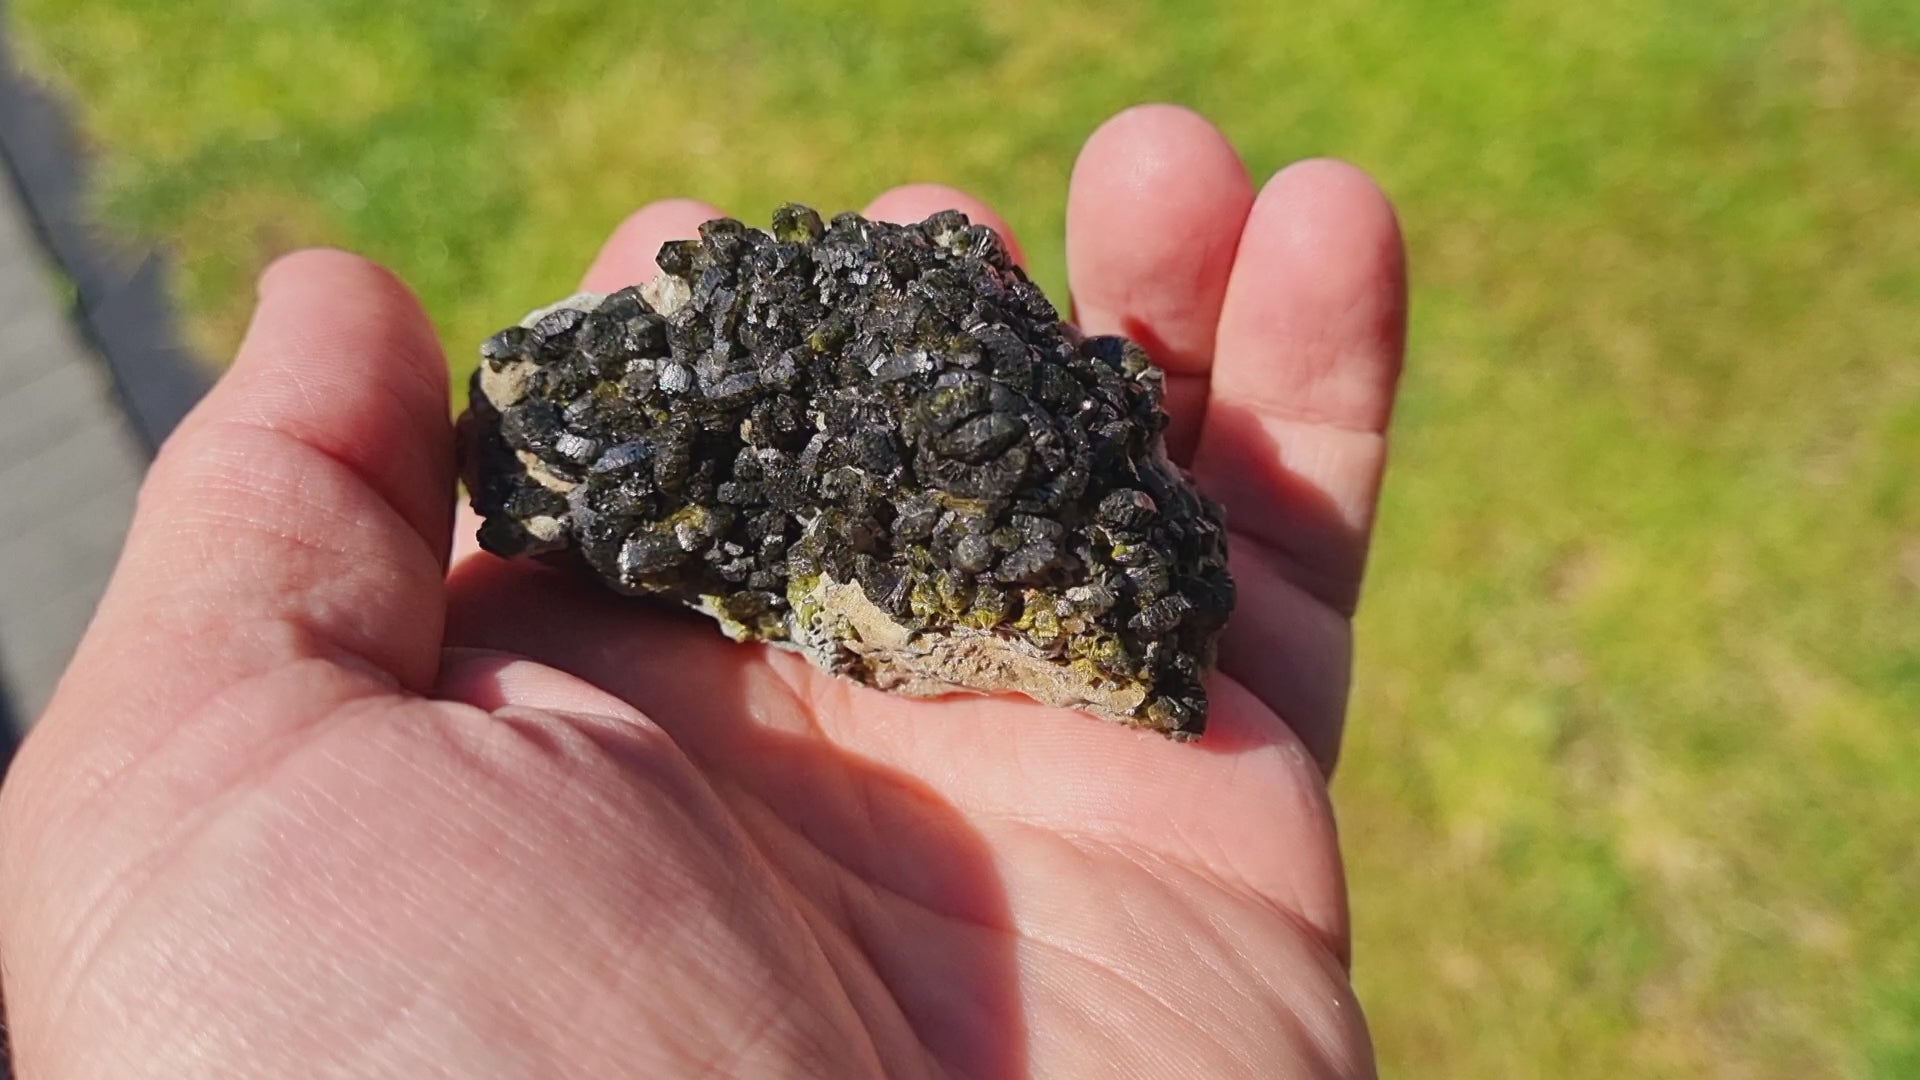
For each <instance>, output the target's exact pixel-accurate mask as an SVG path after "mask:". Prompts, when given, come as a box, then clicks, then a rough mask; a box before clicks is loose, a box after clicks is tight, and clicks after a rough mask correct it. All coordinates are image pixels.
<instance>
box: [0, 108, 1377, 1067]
mask: <svg viewBox="0 0 1920 1080" xmlns="http://www.w3.org/2000/svg"><path fill="white" fill-rule="evenodd" d="M950 206H952V207H958V208H959V209H962V210H964V211H967V212H968V213H969V214H971V215H972V216H973V217H974V218H975V220H979V221H984V222H986V223H988V224H991V225H994V226H995V227H996V228H1000V229H1002V231H1003V232H1004V228H1005V227H1004V224H1003V223H1002V222H1001V221H1000V219H999V218H998V217H996V216H995V215H994V214H993V212H992V211H991V210H990V209H989V208H987V207H985V206H983V205H981V204H980V203H979V202H978V201H976V200H975V199H973V198H971V197H969V196H967V195H965V194H964V193H961V192H957V191H954V190H952V189H950V188H943V187H938V186H932V185H919V186H913V187H906V188H899V189H895V190H893V191H890V192H888V193H886V194H884V195H882V196H881V197H880V198H879V199H878V200H876V201H875V203H874V204H873V205H872V206H871V207H870V208H869V209H868V211H867V212H868V213H869V214H870V215H872V216H876V217H881V218H889V219H893V220H909V219H918V218H920V217H923V216H925V215H926V214H928V213H931V212H933V211H935V210H939V209H943V208H947V207H950ZM729 209H731V210H734V211H735V212H736V213H747V214H748V216H750V217H751V216H755V215H753V214H752V213H751V211H752V209H753V208H729ZM764 209H765V208H763V210H764ZM719 213H720V211H719V210H717V209H716V208H713V207H710V206H707V205H704V204H700V203H694V202H689V201H671V202H663V203H656V204H653V205H651V206H648V207H646V208H645V209H643V210H641V211H640V212H638V213H637V214H635V215H634V216H633V217H631V218H630V219H628V220H627V221H626V222H625V223H624V224H622V225H621V226H620V227H619V228H618V229H617V230H616V231H615V233H614V235H613V237H612V239H611V240H609V242H608V243H607V245H606V247H605V249H604V250H603V251H602V252H601V253H600V255H599V257H598V259H597V260H596V261H595V262H594V263H593V264H592V267H591V269H590V270H589V271H588V273H587V276H586V282H585V284H586V287H588V288H591V289H596V290H608V289H613V288H618V287H621V286H623V285H627V284H630V283H633V282H636V281H639V280H642V279H643V278H645V277H648V276H650V275H651V273H652V271H653V265H652V255H653V253H654V251H656V250H657V249H658V247H659V245H660V243H661V242H662V241H665V240H668V239H672V238H675V237H679V236H684V235H687V234H689V233H690V232H691V230H692V229H693V228H694V227H695V226H696V225H697V224H698V223H699V222H700V221H702V220H705V219H706V218H709V217H714V216H719ZM1067 251H1068V257H1069V262H1070V274H1071V286H1072V290H1073V294H1074V300H1075V309H1076V313H1077V318H1078V321H1079V323H1080V324H1081V326H1082V327H1083V328H1084V329H1086V330H1087V331H1089V332H1092V333H1100V332H1126V333H1129V334H1132V335H1134V336H1136V337H1137V338H1138V339H1140V340H1142V341H1143V342H1144V343H1145V344H1147V345H1148V346H1149V348H1150V349H1151V350H1152V351H1153V352H1154V353H1155V356H1156V359H1157V360H1158V361H1159V362H1160V363H1161V364H1162V365H1163V366H1164V367H1166V368H1167V369H1168V371H1169V372H1170V373H1171V376H1172V377H1171V379H1170V382H1171V386H1172V392H1171V406H1172V410H1173V412H1174V413H1175V426H1174V429H1173V439H1172V442H1173V447H1174V450H1175V453H1176V456H1177V457H1179V458H1180V459H1181V460H1183V461H1185V462H1187V463H1189V464H1190V465H1191V467H1192V470H1193V472H1194V474H1195V476H1196V477H1197V479H1198V481H1199V483H1200V484H1201V486H1202V487H1203V488H1205V489H1206V490H1208V491H1209V492H1211V493H1212V494H1214V495H1215V496H1216V497H1217V498H1219V499H1220V500H1221V501H1222V502H1223V503H1224V504H1225V505H1226V507H1227V511H1228V515H1229V518H1230V524H1231V527H1232V554H1231V558H1232V569H1233V572H1234V574H1235V576H1236V578H1237V579H1238V581H1239V583H1240V606H1239V609H1238V610H1237V612H1236V613H1235V615H1234V617H1233V620H1232V623H1231V625H1230V626H1229V628H1228V631H1227V634H1226V637H1225V640H1224V643H1223V647H1222V654H1221V666H1220V671H1219V672H1218V673H1217V674H1216V676H1215V677H1214V679H1213V680H1212V682H1211V684H1210V686H1211V693H1212V700H1213V707H1212V715H1211V727H1210V730H1209V734H1208V735H1207V737H1206V738H1205V739H1204V740H1203V741H1201V742H1200V743H1198V744H1189V745H1180V744H1175V743H1172V742H1168V741H1166V740H1163V739H1161V738H1158V737H1156V736H1153V735H1150V734H1143V733H1140V732H1136V731H1132V730H1128V729H1125V728H1122V727H1119V726H1117V725H1113V724H1110V723H1107V722H1104V721H1101V720H1097V719H1093V718H1089V717H1086V716H1083V715H1079V714H1075V713H1069V712H1064V711H1058V710H1052V709H1047V708H1043V707H1040V706H1037V705H1033V704H1031V703H1027V702H1023V701H1021V700H1018V699H1014V698H1004V697H996V698H948V699H942V700H938V701H918V700H907V699H901V698H897V697H892V696H888V695H884V694H881V693H878V692H875V691H871V690H868V689H866V688H863V687H859V686H855V685H853V684H851V683H848V682H844V681H841V680H836V679H834V678H831V677H828V676H825V675H822V674H820V673H819V672H817V671H815V670H813V669H811V668H810V667H808V666H807V665H806V664H805V662H804V661H803V660H801V659H799V658H798V657H795V656H792V655H788V654H784V653H779V652H776V651H772V650H768V649H765V648H761V647H755V646H742V645H735V644H732V643H729V642H727V641H725V640H723V639H721V638H720V637H719V636H718V635H717V634H715V633H714V632H713V631H712V629H711V627H710V626H709V625H707V624H704V623H702V622H700V621H698V620H694V619H690V618H683V617H680V616H675V615H670V614H658V613H653V612H650V611H647V610H642V609H639V608H636V607H635V606H633V605H631V604H628V603H624V602H621V601H619V600H617V599H615V598H612V597H610V596H608V595H605V594H603V593H601V592H599V591H598V590H596V589H595V588H594V587H593V586H592V585H591V584H590V583H583V582H580V581H577V580H575V579H572V578H570V577H568V576H566V575H564V574H562V573H560V572H558V571H553V570H547V569H543V568H539V567H535V566H531V565H524V564H510V563H505V562H502V561H500V560H497V559H495V558H493V557H492V556H489V555H486V554H484V553H480V552H477V551H476V550H474V548H473V546H472V543H471V541H470V539H468V537H470V536H471V533H472V527H471V526H472V522H471V521H470V520H465V519H461V520H458V521H457V520H456V514H455V512H454V506H453V496H452V492H453V470H454V463H453V451H452V444H453V440H452V437H451V434H450V430H449V426H448V420H447V415H448V407H447V393H448V390H447V386H446V375H445V363H444V359H443V357H442V354H441V352H440V348H439V346H438V345H437V344H436V343H435V341H434V339H433V336H432V334H431V332H430V330H429V327H428V324H427V322H426V320H425V318H424V316H423V315H422V314H421V312H420V309H419V307H418V306H417V304H416V303H415V301H414V300H413V299H412V297H411V295H410V294H409V293H408V292H407V291H406V289H405V287H404V286H402V285H401V284H400V283H399V282H398V281H397V280H395V279H394V278H393V277H392V276H390V275H388V274H387V273H385V272H384V271H382V270H380V269H378V268H376V267H374V266H373V265H371V264H369V263H367V262H364V261H362V260H360V259H358V258H355V257H353V256H350V255H347V254H343V253H339V252H307V253H302V254H299V255H295V256H291V257H288V258H286V259H284V260H282V261H281V262H280V263H278V264H277V265H275V266H274V267H273V268H272V269H271V270H270V271H269V272H268V273H267V274H266V275H265V277H264V278H263V280H262V283H261V287H260V300H259V307H258V310H257V312H256V315H255V317H254V321H253V324H252V327H251V329H250V331H249V333H248V335H247V338H246V341H245V344H244V345H243V346H242V347H241V350H240V353H239V356H238V358H237V359H236V361H235V363H234V366H233V368H232V370H231V371H230V373H229V374H228V375H227V376H226V377H225V378H224V379H222V381H221V382H220V384H219V385H218V386H217V387H216V388H215V390H214V391H213V392H212V394H211V395H210V396H209V397H208V398H207V400H206V401H205V402H204V403H203V404H202V405H201V406H200V407H199V408H198V409H197V410H196V411H195V412H194V414H193V415H192V416H191V417H190V418H189V419H188V421H187V422H186V423H185V424H184V425H183V426H182V427H181V429H180V430H179V432H178V433H177V434H176V435H175V436H174V437H173V439H172V440H171V441H170V442H169V443H168V444H167V446H166V448H165V449H164V451H163V452H162V453H161V455H160V457H159V460H158V461H157V462H156V463H155V465H154V467H153V470H152V474H151V476H150V477H149V479H148V481H147V483H146V486H145V488H144V489H143V491H142V493H141V498H140V507H139V513H138V516H137V519H136V521H135V524H134V527H133V532H132V535H131V537H130V538H129V540H128V542H127V546H126V551H125V553H124V556H123V558H122V562H121V565H120V569H119V572H118V574H117V575H116V577H115V579H114V582H113V585H112V587H111V589H110V590H109V592H108V595H107V597H106V599H105V600H104V602H103V603H102V605H101V608H100V612H99V615H98V617H97V619H96V620H95V622H94V624H93V627H92V629H91V630H90V632H89V634H88V636H87V639H86V642H85V643H84V644H83V646H82V647H81V650H80V653H79V655H78V657H77V658H76V659H75V660H74V662H73V666H72V668H71V669H70V670H69V672H68V674H67V676H66V678H65V680H64V681H63V682H62V683H61V686H60V690H59V693H58V695H57V697H56V698H55V700H54V702H53V704H52V706H51V707H50V709H49V710H48V712H47V714H46V716H45V718H44V719H43V720H42V721H41V722H40V724H39V725H38V727H37V728H36V730H35V732H34V734H33V736H32V737H31V738H30V739H29V740H28V742H27V745H26V746H25V747H24V748H23V749H22V752H21V755H20V757H19V759H18V761H17V762H16V764H15V766H14V769H13V771H12V773H11V775H10V776H9V778H8V780H7V783H6V785H5V787H4V789H3V790H0V960H3V961H4V989H5V995H6V1006H7V1012H8V1020H9V1023H10V1026H11V1035H12V1040H13V1047H14V1054H15V1062H16V1067H17V1069H18V1070H19V1073H20V1075H21V1076H22V1077H24V1078H28V1080H42V1078H64V1077H76V1078H78V1077H105V1076H112V1077H141V1076H154V1077H187V1076H195V1077H198V1076H219V1077H226V1076H232V1077H250V1078H259V1077H283V1076H284V1077H321V1076H356V1077H358V1076H380V1077H387V1076H392V1077H437V1076H445V1077H619V1076H695V1075H714V1076H804V1077H818V1076H832V1077H861V1076H881V1075H886V1076H904V1077H919V1076H968V1077H1000V1076H1029V1075H1030V1076H1097V1077H1134V1076H1139V1077H1148V1076H1152V1077H1160V1076H1208V1077H1230V1076H1262V1077H1355V1076H1370V1075H1372V1074H1373V1071H1374V1067H1373V1060H1372V1054H1371V1050H1370V1047H1369V1042H1368V1036H1367V1031H1366V1026H1365V1022H1364V1021H1363V1019H1362V1017H1361V1011H1360V1007H1359V1005H1358V1003H1357V1002H1356V1000H1355V998H1354V995H1353V991H1352V988H1351V985H1350V982H1349V973H1348V956H1349V942H1348V922H1347V905H1346V895H1345V885H1344V882H1343V877H1342V871H1341V863H1340V856H1339V851H1338V847H1337V844H1336V838H1335V834H1334V826H1333V817H1332V813H1331V810H1330V804H1329V801H1328V794H1327V788H1326V777H1327V774H1328V771H1329V770H1330V769H1331V768H1332V764H1333V761H1334V758H1335V756H1336V753H1337V749H1338V746H1339V741H1340V729H1341V724H1342V719H1343V715H1344V713H1345V708H1346V695H1347V684H1348V672H1349V666H1350V655H1351V644H1350V643H1351V636H1350V622H1349V619H1350V615H1351V612H1352V608H1353V604H1354V603H1355V600H1356V598H1357V596H1358V594H1359V586H1360V572H1361V569H1362V567H1363V565H1364V562H1365V551H1366V538H1367V535H1368V533H1369V530H1370V528H1371V525H1372V517H1373V508H1374V505H1375V501H1376V496H1377V493H1378V489H1379V483H1380V477H1381V470H1382V467H1383V464H1384V460H1385V457H1384V455H1385V440H1384V433H1385V429H1386V424H1387V420H1388V416H1389V413H1390V410H1391V405H1392V400H1393V391H1394V385H1395V381H1396V379H1397V377H1398V374H1399V370H1400V362H1401V354H1402V344H1403V338H1404V326H1405V312H1406V303H1405V285H1404V280H1405V272H1404V263H1403V258H1402V255H1401V246H1400V239H1399V233H1398V230H1397V228H1396V225H1395V222H1394V217H1393V213H1392V210H1391V209H1390V208H1389V206H1388V204H1387V202H1386V200H1385V198H1384V197H1383V196H1382V195H1381V194H1380V192H1379V190H1378V189H1377V188H1376V187H1375V186H1374V185H1373V184H1372V183H1371V182H1370V181H1369V180H1367V179H1366V177H1365V176H1363V175H1362V174H1361V173H1359V172H1358V171H1357V170H1355V169H1353V168H1351V167H1349V166H1345V165H1341V164H1339V163H1335V162H1328V161H1312V162H1305V163H1302V164H1300V165H1296V166H1293V167H1292V168H1289V169H1287V170H1284V171H1282V172H1281V173H1280V174H1278V175H1277V176H1275V177H1274V178H1272V179H1271V180H1270V181H1268V182H1267V183H1266V184H1265V185H1264V186H1263V187H1261V188H1259V189H1258V190H1256V188H1255V186H1254V185H1253V183H1252V182H1251V181H1250V179H1249V177H1248V174H1247V171H1246V169H1245V167H1244V166H1243V165H1242V164H1241V161H1240V159H1239V158H1238V156H1237V155H1236V154H1235V152H1234V150H1233V149H1232V147H1231V146H1230V145H1229V144H1228V143H1227V141H1226V140H1225V139H1224V138H1223V137H1222V136H1221V135H1220V134H1219V133H1218V132H1217V131H1216V130H1215V129H1214V128H1213V127H1212V126H1211V125H1209V124H1208V123H1207V122H1206V121H1205V120H1204V119H1202V118H1200V117H1198V116H1196V115H1194V114H1192V113H1190V112H1186V111H1183V110H1179V109H1175V108H1171V107H1165V106H1149V107H1143V108H1139V109H1134V110H1130V111H1128V112H1126V113H1123V114H1121V115H1120V116H1118V117H1116V118H1115V119H1113V120H1112V121H1110V122H1108V123H1107V124H1106V125H1105V126H1103V127H1102V128H1101V129H1100V130H1099V131H1098V132H1097V133H1095V134H1094V135H1093V137H1092V138H1091V139H1090V140H1089V142H1088V144H1087V146H1086V148H1085V150H1084V151H1083V153H1082V155H1081V158H1080V161H1079V163H1078V165H1077V166H1076V169H1075V172H1074V177H1073V182H1072V185H1071V190H1070V195H1069V204H1068V224H1067ZM527 299H528V302H529V304H530V305H531V304H533V303H536V302H539V301H541V300H543V299H546V298H542V297H528V298H527ZM501 314H502V316H503V321H505V320H506V319H507V318H511V317H512V316H513V315H514V314H516V313H513V312H502V313H501ZM463 347H464V346H463Z"/></svg>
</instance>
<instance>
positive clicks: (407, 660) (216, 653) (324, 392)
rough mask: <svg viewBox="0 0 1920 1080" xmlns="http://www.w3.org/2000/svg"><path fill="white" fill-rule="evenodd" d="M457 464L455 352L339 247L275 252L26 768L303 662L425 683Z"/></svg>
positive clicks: (167, 460) (122, 746) (98, 750)
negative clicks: (450, 391)
mask: <svg viewBox="0 0 1920 1080" xmlns="http://www.w3.org/2000/svg"><path fill="white" fill-rule="evenodd" d="M453 473H454V465H453V439H452V434H451V430H450V421H449V416H448V408H447V376H446V365H445V362H444V360H443V358H442V356H441V353H440V349H439V346H438V345H437V343H436V342H435V340H434V337H433V333H432V328H431V327H430V326H429V324H428V322H427V319H426V317H425V315H424V313H423V312H422V311H421V309H420V307H419V304H418V303H417V302H416V301H415V300H414V298H413V297H412V295H411V294H410V293H409V292H408V291H407V289H406V287H405V286H404V285H402V284H401V283H400V282H399V281H398V280H396V279H395V278H394V277H393V276H392V275H390V274H388V273H387V272H386V271H385V270H382V269H381V268H379V267H377V266H375V265H374V264H372V263H370V262H367V261H365V260H363V259H360V258H358V257H356V256H353V255H348V254H346V253H344V252H337V251H309V252H302V253H299V254H296V255H292V256H289V257H287V258H285V259H282V260H281V261H279V262H278V263H276V264H275V265H274V266H273V267H272V268H270V269H269V270H268V271H267V273H266V274H265V275H264V276H263V278H262V279H261V284H260V300H259V305H258V307H257V309H256V311H255V313H254V318H253V323H252V325H251V327H250V328H249V330H248V332H247V337H246V340H245V342H244V343H243V344H242V346H241V348H240V352H239V355H238V356H237V358H236V359H235V361H234V364H233V367H232V369H231V370H230V371H229V372H228V373H227V374H226V376H225V377H224V378H223V379H221V381H220V382H219V384H218V385H217V386H215V388H214V389H213V391H212V392H211V393H210V394H209V395H208V396H207V399H206V400H205V401H204V402H202V403H201V404H200V406H199V407H198V408H197V409H195V411H194V412H193V413H192V415H190V416H189V417H188V418H187V420H186V421H185V422H184V423H183V424H182V425H181V428H180V430H179V431H178V432H177V433H176V434H175V435H174V436H173V438H171V439H170V440H169V441H168V442H167V444H166V445H165V446H164V447H163V448H162V449H161V452H160V454H159V456H158V458H157V459H156V460H155V462H154V465H153V468H152V470H151V471H150V473H149V474H148V477H147V480H146V483H145V484H144V485H143V487H142V489H141V493H140V501H139V509H138V512H137V513H136V514H135V517H134V522H133V527H132V529H131V532H130V534H129V537H128V540H127V544H126V548H125V550H124V551H123V553H122V556H121V561H120V564H119V566H118V568H117V569H116V570H115V573H114V578H113V582H112V584H111V585H110V586H109V588H108V590H107V594H106V596H105V597H104V599H103V600H102V601H101V606H100V610H99V612H98V614H97V615H96V617H95V620H94V623H93V625H92V627H91V628H90V629H89V631H88V633H87V636H86V639H85V640H84V641H83V642H82V644H81V647H80V649H79V652H78V654H77V655H76V657H75V659H74V661H73V663H72V665H71V666H70V667H69V669H68V671H67V673H66V676H65V677H64V678H63V679H62V681H61V685H60V688H59V690H58V692H57V693H56V695H55V697H54V700H53V703H52V705H51V706H50V707H49V709H48V712H47V715H46V718H45V719H44V720H43V721H42V722H41V724H40V725H38V727H37V728H36V730H35V732H34V736H33V738H31V739H30V740H29V742H28V745H27V746H26V747H25V748H23V750H22V762H23V763H27V762H30V761H31V760H32V759H34V758H36V757H39V756H40V755H41V754H53V755H54V756H60V755H59V753H58V751H57V750H56V747H65V748H66V749H69V750H72V751H74V752H75V753H76V754H78V753H89V754H92V755H94V756H95V758H96V760H98V761H100V762H101V764H102V765H104V766H106V767H107V768H109V769H110V768H111V767H112V763H114V762H118V761H124V760H126V759H127V758H128V757H130V756H134V755H135V754H137V748H138V747H141V746H145V745H150V744H151V743H152V742H153V741H155V740H157V739H159V738H160V737H162V736H164V735H165V734H167V732H168V729H170V728H172V727H174V726H176V725H179V724H182V723H185V722H188V720H187V718H190V717H191V716H192V715H193V714H195V713H196V712H198V711H202V710H203V707H205V706H206V705H207V704H208V703H209V702H210V701H213V700H215V699H217V698H218V697H219V696H220V695H221V694H222V693H223V692H225V691H226V690H228V689H229V688H232V687H235V686H237V685H238V684H241V683H243V682H247V681H248V680H252V679H255V678H257V677H259V676H262V675H265V674H268V673H271V672H273V671H275V670H276V669H284V668H287V667H289V666H291V665H295V664H298V663H300V662H302V661H320V662H321V663H322V664H323V665H331V666H340V667H345V668H348V669H352V670H355V671H358V672H363V673H372V674H374V675H376V676H377V677H378V678H379V679H380V680H381V681H382V682H386V683H387V684H389V685H391V683H392V682H396V681H397V682H398V683H399V684H401V685H403V686H405V687H408V688H412V689H425V688H426V687H428V686H430V685H431V683H432V681H433V678H434V674H435V669H436V667H437V665H438V656H439V646H440V633H441V625H442V621H443V616H444V598H443V595H442V581H443V564H444V559H445V553H446V551H447V547H448V539H449V536H448V533H449V530H450V528H451V524H450V520H451V510H452V495H453ZM273 719H274V718H273V717H272V716H270V715H266V714H265V711H263V713H262V715H261V716H260V717H259V718H258V720H257V722H255V723H256V727H257V737H258V738H269V737H271V735H272V734H273V730H272V729H273V727H274V724H273V722H272V721H273ZM243 731H244V729H243ZM250 735H251V733H249V734H243V736H242V738H243V741H244V739H245V738H246V737H250ZM36 744H49V745H39V746H36ZM244 750H245V748H244V747H238V748H236V752H244ZM67 763H68V764H72V763H73V762H71V761H69V762H67ZM73 779H77V778H73Z"/></svg>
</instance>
